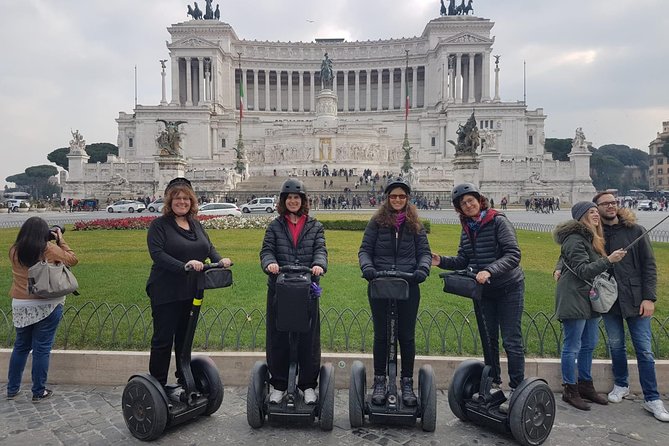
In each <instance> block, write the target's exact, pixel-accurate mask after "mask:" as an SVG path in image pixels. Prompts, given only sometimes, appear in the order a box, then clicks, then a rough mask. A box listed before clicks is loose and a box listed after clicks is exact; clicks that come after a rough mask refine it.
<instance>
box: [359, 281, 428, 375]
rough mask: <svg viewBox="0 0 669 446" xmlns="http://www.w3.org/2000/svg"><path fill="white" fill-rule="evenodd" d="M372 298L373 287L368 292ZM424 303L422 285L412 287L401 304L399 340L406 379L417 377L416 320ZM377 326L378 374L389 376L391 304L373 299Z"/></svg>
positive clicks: (371, 302)
mask: <svg viewBox="0 0 669 446" xmlns="http://www.w3.org/2000/svg"><path fill="white" fill-rule="evenodd" d="M367 297H368V298H369V288H368V292H367ZM419 304H420V289H419V288H418V284H410V285H409V299H408V300H405V301H399V302H397V316H398V319H399V321H398V324H397V328H398V333H397V337H398V340H399V344H400V352H401V353H402V371H401V377H402V378H411V377H413V363H414V359H415V358H416V318H417V317H418V306H419ZM369 306H370V308H371V309H372V322H373V323H374V375H379V376H385V375H386V370H387V364H388V333H387V331H388V330H387V320H388V318H387V315H388V312H387V311H388V301H387V300H383V299H371V298H369Z"/></svg>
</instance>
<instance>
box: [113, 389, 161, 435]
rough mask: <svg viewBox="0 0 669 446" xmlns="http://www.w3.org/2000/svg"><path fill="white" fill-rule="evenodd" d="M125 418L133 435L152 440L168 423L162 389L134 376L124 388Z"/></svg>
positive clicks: (122, 400)
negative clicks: (161, 393)
mask: <svg viewBox="0 0 669 446" xmlns="http://www.w3.org/2000/svg"><path fill="white" fill-rule="evenodd" d="M121 403H122V405H123V419H124V420H125V425H126V426H128V430H129V431H130V433H131V434H132V436H133V437H135V438H138V439H140V440H142V441H151V440H155V439H156V438H158V437H160V435H161V434H162V433H163V431H164V430H165V426H166V425H167V405H166V404H165V401H164V400H163V398H162V396H161V395H160V391H159V390H158V389H156V387H155V386H154V385H153V384H152V383H151V382H149V381H148V380H146V379H143V378H141V377H138V376H136V377H134V378H132V379H131V380H130V381H128V384H127V385H126V386H125V389H123V396H122V397H121Z"/></svg>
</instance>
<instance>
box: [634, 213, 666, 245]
mask: <svg viewBox="0 0 669 446" xmlns="http://www.w3.org/2000/svg"><path fill="white" fill-rule="evenodd" d="M667 218H669V215H667V216H666V217H664V218H663V219H662V220H660V221H659V222H657V223H656V224H655V226H653V227H652V228H650V229H646V230H645V231H644V232H643V234H641V235H640V236H638V237H637V238H635V239H634V241H633V242H632V243H630V244H629V245H627V247H626V248H625V251H627V250H629V249H630V248H631V247H633V246H634V245H636V244H637V243H638V242H639V240H641V239H642V238H644V237H645V236H646V234H648V233H649V232H650V231H652V230H653V229H655V228H657V227H658V226H660V223H662V222H663V221H665V220H666V219H667Z"/></svg>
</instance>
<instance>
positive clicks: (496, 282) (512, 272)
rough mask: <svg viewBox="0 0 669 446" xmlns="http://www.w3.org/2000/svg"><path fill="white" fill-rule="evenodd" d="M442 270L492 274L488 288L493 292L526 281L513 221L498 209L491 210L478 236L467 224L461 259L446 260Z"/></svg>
mask: <svg viewBox="0 0 669 446" xmlns="http://www.w3.org/2000/svg"><path fill="white" fill-rule="evenodd" d="M439 267H440V268H442V269H451V270H459V269H465V268H472V270H473V271H474V272H475V273H477V272H479V271H482V270H486V271H488V272H489V273H490V283H489V284H486V286H488V287H491V288H500V287H503V286H506V285H509V284H511V283H514V282H519V281H521V280H523V279H524V278H525V274H524V273H523V270H522V269H521V267H520V247H519V246H518V240H517V239H516V231H515V230H514V229H513V226H512V225H511V222H510V221H509V219H508V218H506V216H505V215H504V214H502V213H499V212H497V211H495V210H494V209H490V210H488V213H487V214H486V216H485V218H484V219H483V221H482V222H481V227H480V229H479V231H478V232H477V233H472V232H471V231H470V230H469V227H468V226H467V224H466V222H464V221H463V223H462V233H461V234H460V247H459V248H458V255H456V256H453V257H449V256H442V257H441V262H440V263H439Z"/></svg>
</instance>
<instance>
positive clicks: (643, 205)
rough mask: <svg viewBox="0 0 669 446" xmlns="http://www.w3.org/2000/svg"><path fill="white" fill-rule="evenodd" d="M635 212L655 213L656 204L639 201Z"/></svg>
mask: <svg viewBox="0 0 669 446" xmlns="http://www.w3.org/2000/svg"><path fill="white" fill-rule="evenodd" d="M636 210H637V211H656V210H657V203H655V202H654V201H653V200H639V201H638V202H637V205H636Z"/></svg>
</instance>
